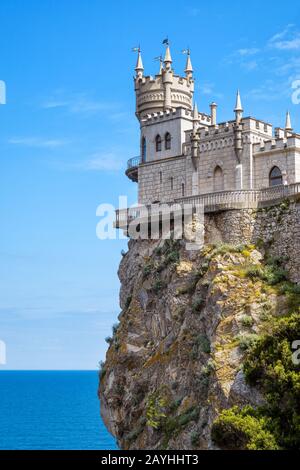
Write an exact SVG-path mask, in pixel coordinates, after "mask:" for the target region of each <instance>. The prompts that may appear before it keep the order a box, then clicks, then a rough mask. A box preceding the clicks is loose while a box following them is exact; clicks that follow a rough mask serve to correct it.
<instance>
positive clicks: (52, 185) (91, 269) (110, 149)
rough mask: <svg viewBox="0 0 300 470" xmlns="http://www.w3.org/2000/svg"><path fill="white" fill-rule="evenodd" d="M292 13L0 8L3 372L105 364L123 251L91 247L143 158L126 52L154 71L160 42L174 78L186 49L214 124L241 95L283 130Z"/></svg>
mask: <svg viewBox="0 0 300 470" xmlns="http://www.w3.org/2000/svg"><path fill="white" fill-rule="evenodd" d="M299 16H300V7H299V3H298V2H297V1H296V0H295V1H290V0H286V1H285V3H284V7H283V6H282V3H280V2H273V1H268V0H265V1H264V2H261V1H258V0H252V1H251V3H249V5H247V2H246V3H245V2H241V1H234V0H231V1H230V2H224V1H221V0H215V1H214V2H202V1H201V2H200V1H184V2H183V1H174V0H173V1H170V0H164V1H163V2H162V1H157V0H152V1H151V2H145V1H143V2H141V1H135V0H127V1H126V2H124V1H120V0H119V1H118V0H115V1H114V2H103V1H100V0H89V1H88V2H87V1H83V0H55V1H54V0H53V1H51V0H43V1H42V2H41V1H39V0H27V1H26V2H24V1H23V0H1V5H0V20H1V29H0V80H2V81H3V82H5V84H6V93H7V96H6V104H5V105H0V220H1V230H0V344H1V341H2V344H3V343H5V345H6V356H7V358H6V364H5V365H2V366H1V365H0V369H3V370H5V369H96V368H97V366H98V362H99V361H100V360H103V359H104V357H105V351H106V349H107V344H106V342H105V337H106V336H108V335H109V334H110V333H111V327H112V325H113V324H114V323H115V322H116V321H117V316H118V314H119V313H120V307H119V303H118V299H119V281H118V276H117V270H118V264H119V262H120V259H121V250H122V249H126V247H127V241H126V240H124V239H122V240H118V239H116V240H99V239H98V238H97V237H96V225H97V222H98V221H99V218H97V216H96V209H97V206H98V205H99V204H101V203H111V204H114V205H116V204H117V201H118V196H119V195H127V196H128V200H129V202H130V203H133V202H134V201H135V199H136V190H137V187H136V184H135V183H133V182H131V181H130V180H128V179H127V178H126V176H125V175H124V169H125V167H126V161H127V160H128V159H129V158H131V157H133V156H135V155H138V152H139V128H138V122H137V120H136V118H135V115H134V110H135V102H134V99H135V97H134V90H133V81H132V76H133V73H134V67H135V61H136V56H135V54H134V53H133V52H132V48H133V47H135V46H138V45H139V44H140V46H141V49H142V57H143V62H144V67H145V73H146V74H155V73H156V72H157V68H158V63H157V62H155V61H154V57H156V56H158V55H160V54H161V53H163V50H164V46H163V45H162V40H163V39H164V38H165V37H166V36H168V38H169V40H170V47H171V53H172V58H173V67H174V69H175V72H177V73H183V69H184V63H185V56H184V55H183V54H182V53H181V50H182V49H184V48H186V47H190V49H191V59H192V63H193V67H194V71H195V78H196V89H195V100H196V101H197V105H198V108H199V110H200V111H203V112H209V104H210V103H211V102H212V101H216V102H217V103H218V120H219V121H225V120H230V119H232V118H233V111H232V110H233V108H234V104H235V93H236V90H237V88H239V89H240V91H241V96H242V103H243V107H244V110H245V115H247V116H248V115H251V116H255V117H257V118H258V119H263V120H266V121H268V122H271V123H273V124H274V125H275V126H283V125H284V120H285V112H286V110H287V109H289V110H290V112H291V117H292V124H293V127H294V128H295V129H300V113H299V105H298V104H296V103H293V102H292V93H293V89H292V86H293V83H294V82H295V80H297V79H298V80H300V55H299V52H300V22H299ZM0 101H1V100H0ZM294 101H295V100H294Z"/></svg>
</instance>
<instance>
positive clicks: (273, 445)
mask: <svg viewBox="0 0 300 470" xmlns="http://www.w3.org/2000/svg"><path fill="white" fill-rule="evenodd" d="M269 425H270V420H269V419H268V418H266V417H261V416H259V413H258V412H256V411H255V410H254V409H253V408H252V407H251V406H246V407H244V408H243V409H239V408H238V407H237V406H234V407H232V408H230V409H229V410H223V411H222V412H221V414H220V415H219V417H218V418H217V419H216V421H215V422H214V424H213V427H212V439H213V440H214V441H215V442H216V443H217V444H218V445H219V446H220V447H223V448H226V449H229V450H238V449H243V450H244V449H249V450H278V449H279V447H278V444H277V442H276V439H275V437H274V435H273V434H272V433H271V432H270V430H269V429H268V427H269Z"/></svg>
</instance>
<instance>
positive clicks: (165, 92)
mask: <svg viewBox="0 0 300 470" xmlns="http://www.w3.org/2000/svg"><path fill="white" fill-rule="evenodd" d="M164 44H165V45H166V50H165V56H164V58H163V59H162V58H161V57H157V58H156V59H158V60H159V61H160V66H159V72H158V73H156V74H155V75H154V76H151V75H145V74H144V67H143V63H142V57H141V51H140V48H139V47H136V48H134V49H133V50H134V51H135V52H137V53H138V57H137V63H136V67H135V72H136V73H135V76H134V87H135V93H136V116H137V118H138V119H139V120H140V121H141V119H144V118H147V116H149V115H152V114H158V113H162V112H164V111H170V110H173V109H177V108H184V109H187V110H189V111H192V109H193V108H192V103H193V94H194V80H193V78H192V65H191V62H190V59H189V58H188V60H187V64H186V72H185V73H186V75H185V76H184V75H183V76H179V75H175V73H174V71H173V68H172V57H171V51H170V45H169V42H168V40H165V41H164Z"/></svg>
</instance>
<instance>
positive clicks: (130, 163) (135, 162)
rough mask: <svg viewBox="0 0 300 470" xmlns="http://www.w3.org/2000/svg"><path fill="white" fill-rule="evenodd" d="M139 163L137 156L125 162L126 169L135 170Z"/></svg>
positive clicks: (139, 159)
mask: <svg viewBox="0 0 300 470" xmlns="http://www.w3.org/2000/svg"><path fill="white" fill-rule="evenodd" d="M140 163H141V157H140V156H139V155H138V156H137V157H133V158H130V159H129V160H128V162H127V169H128V170H131V168H135V167H137V166H139V164H140Z"/></svg>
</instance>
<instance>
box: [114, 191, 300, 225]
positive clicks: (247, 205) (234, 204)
mask: <svg viewBox="0 0 300 470" xmlns="http://www.w3.org/2000/svg"><path fill="white" fill-rule="evenodd" d="M299 196H300V183H294V184H290V185H286V186H285V185H278V186H273V187H271V188H263V189H248V190H242V189H240V190H233V191H219V192H216V193H209V194H199V195H195V196H186V197H182V198H178V199H175V200H174V201H172V202H169V203H168V202H166V203H164V206H168V205H169V206H172V211H173V213H174V211H176V212H178V213H181V214H183V213H184V212H183V211H184V208H185V206H187V207H189V206H191V207H192V208H196V207H197V206H199V205H200V206H202V207H203V209H204V213H212V212H219V211H224V210H233V209H256V208H258V207H268V206H271V205H273V204H275V203H278V202H280V201H282V200H284V199H286V198H291V199H296V200H298V198H299ZM159 208H160V205H159V204H158V205H156V204H153V205H152V206H151V205H149V206H143V205H140V206H137V207H132V208H128V209H122V210H117V211H116V221H115V227H116V228H121V229H123V230H124V229H125V230H126V229H127V227H128V225H129V223H130V222H131V221H132V220H135V219H137V218H138V219H139V220H140V223H141V224H143V223H148V221H149V220H150V217H151V215H152V214H153V215H155V214H157V213H158V212H159Z"/></svg>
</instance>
